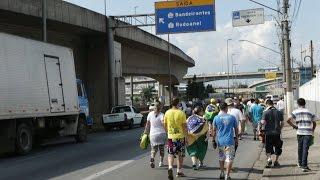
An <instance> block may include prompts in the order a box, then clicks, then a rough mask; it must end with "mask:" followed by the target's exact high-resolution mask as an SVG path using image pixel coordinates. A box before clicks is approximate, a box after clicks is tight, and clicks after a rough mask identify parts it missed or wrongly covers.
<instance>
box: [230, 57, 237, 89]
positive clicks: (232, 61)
mask: <svg viewBox="0 0 320 180" xmlns="http://www.w3.org/2000/svg"><path fill="white" fill-rule="evenodd" d="M236 55H238V54H237V53H233V54H232V55H231V74H232V84H233V86H234V81H235V76H234V71H233V66H234V56H236ZM233 93H234V88H233Z"/></svg>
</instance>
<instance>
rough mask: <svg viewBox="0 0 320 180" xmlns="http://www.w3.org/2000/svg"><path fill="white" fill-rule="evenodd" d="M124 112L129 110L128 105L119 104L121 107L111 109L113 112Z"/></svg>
mask: <svg viewBox="0 0 320 180" xmlns="http://www.w3.org/2000/svg"><path fill="white" fill-rule="evenodd" d="M124 112H131V109H130V107H129V106H121V107H115V108H114V109H113V113H124Z"/></svg>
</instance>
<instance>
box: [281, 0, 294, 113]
mask: <svg viewBox="0 0 320 180" xmlns="http://www.w3.org/2000/svg"><path fill="white" fill-rule="evenodd" d="M288 11H289V0H283V20H282V43H283V51H284V52H283V53H284V64H285V69H284V71H285V76H286V104H287V114H290V113H291V112H292V111H293V88H292V69H291V57H290V46H291V41H290V28H289V21H288V18H289V14H288Z"/></svg>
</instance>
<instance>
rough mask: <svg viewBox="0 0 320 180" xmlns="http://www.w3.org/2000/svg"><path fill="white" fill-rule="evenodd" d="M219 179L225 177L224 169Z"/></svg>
mask: <svg viewBox="0 0 320 180" xmlns="http://www.w3.org/2000/svg"><path fill="white" fill-rule="evenodd" d="M219 179H224V171H221V173H220V178H219Z"/></svg>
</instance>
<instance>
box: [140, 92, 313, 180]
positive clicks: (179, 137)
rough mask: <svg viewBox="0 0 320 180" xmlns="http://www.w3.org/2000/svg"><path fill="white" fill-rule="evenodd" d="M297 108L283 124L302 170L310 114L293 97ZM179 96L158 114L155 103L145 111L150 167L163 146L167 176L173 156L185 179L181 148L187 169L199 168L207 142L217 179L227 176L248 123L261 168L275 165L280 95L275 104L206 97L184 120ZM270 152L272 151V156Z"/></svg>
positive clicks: (279, 140) (170, 176)
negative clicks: (262, 157) (261, 155)
mask: <svg viewBox="0 0 320 180" xmlns="http://www.w3.org/2000/svg"><path fill="white" fill-rule="evenodd" d="M297 103H298V106H299V108H298V109H297V110H295V111H293V112H292V114H291V115H288V117H289V118H288V121H287V122H288V124H289V125H291V126H292V127H293V128H294V129H297V136H298V166H299V167H301V168H302V171H303V172H307V171H310V169H309V167H308V149H309V147H310V145H312V140H313V132H314V130H315V127H316V123H315V121H316V117H315V115H314V114H312V113H311V112H310V111H309V110H307V109H306V108H305V105H306V102H305V100H304V99H302V98H301V99H298V101H297ZM179 104H180V100H179V99H178V98H174V99H173V100H172V101H171V108H170V109H169V110H167V111H166V112H165V113H162V112H161V108H162V105H161V104H160V103H159V102H157V103H156V104H155V109H154V110H153V111H152V112H150V113H149V114H148V117H147V124H146V127H145V130H144V133H146V134H149V137H150V144H151V158H150V167H151V168H155V156H156V154H157V152H158V151H159V154H160V162H159V167H163V166H164V154H165V147H167V153H168V179H169V180H171V179H173V178H174V175H173V173H174V172H173V167H174V160H175V159H176V158H177V170H176V177H185V174H184V172H183V163H184V158H185V155H186V152H187V153H188V155H189V156H190V157H191V160H192V168H193V170H199V169H203V168H204V167H205V165H204V160H205V156H206V153H207V149H208V142H212V145H213V148H214V149H217V150H218V159H219V164H220V170H221V172H220V176H219V178H220V179H226V180H229V179H231V177H230V173H231V170H232V164H233V161H234V159H235V155H236V152H237V149H238V145H239V140H242V138H243V136H245V135H247V134H248V133H247V131H248V129H249V125H250V124H251V125H252V129H253V140H254V141H258V140H260V141H261V143H263V144H264V145H265V151H266V156H267V161H266V166H265V167H266V168H271V167H279V166H280V163H279V157H280V155H281V154H282V146H283V141H282V138H281V130H282V128H283V127H284V107H285V106H284V102H283V98H281V100H279V101H278V102H277V104H276V105H275V104H274V102H273V101H272V100H271V99H266V100H261V99H241V98H237V97H235V98H226V99H225V100H224V101H219V100H216V99H211V100H210V103H209V104H208V105H207V106H206V107H204V106H203V105H199V104H198V105H196V106H195V107H194V108H193V111H192V115H190V116H189V117H188V118H187V116H186V114H185V113H184V112H183V111H181V110H180V107H179ZM272 155H275V158H274V160H273V159H272Z"/></svg>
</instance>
